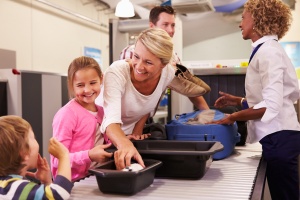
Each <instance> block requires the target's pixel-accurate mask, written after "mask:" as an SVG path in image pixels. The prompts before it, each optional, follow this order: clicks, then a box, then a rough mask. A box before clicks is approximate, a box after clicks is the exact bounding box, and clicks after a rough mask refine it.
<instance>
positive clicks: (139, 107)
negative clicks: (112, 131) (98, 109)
mask: <svg viewBox="0 0 300 200" xmlns="http://www.w3.org/2000/svg"><path fill="white" fill-rule="evenodd" d="M174 76H175V70H174V68H173V67H172V66H171V65H169V64H168V65H167V66H166V67H164V68H163V70H162V73H161V76H160V80H159V82H158V85H157V87H156V89H155V90H154V92H153V93H152V94H151V95H148V96H146V95H143V94H141V93H139V92H138V91H137V90H136V89H135V87H134V86H133V84H132V82H131V77H130V66H129V64H128V63H127V62H125V61H124V60H119V61H115V62H114V63H113V64H112V65H111V66H110V67H109V68H108V69H107V70H106V71H105V75H104V89H103V93H102V95H101V94H100V95H99V96H98V98H97V99H96V103H97V104H100V102H103V108H104V113H105V114H104V119H103V121H102V124H101V127H100V131H101V132H102V133H104V132H105V130H106V127H107V126H108V125H110V124H112V123H119V124H122V126H121V128H122V130H123V131H124V132H125V134H126V135H128V134H131V133H132V130H133V128H134V126H135V124H136V123H137V122H138V121H139V120H140V119H141V118H142V117H143V116H144V115H146V114H148V113H153V111H154V110H155V108H156V105H157V103H158V101H159V99H160V97H161V95H162V93H164V92H165V90H166V88H167V86H168V85H169V84H170V82H171V81H172V80H173V78H174Z"/></svg>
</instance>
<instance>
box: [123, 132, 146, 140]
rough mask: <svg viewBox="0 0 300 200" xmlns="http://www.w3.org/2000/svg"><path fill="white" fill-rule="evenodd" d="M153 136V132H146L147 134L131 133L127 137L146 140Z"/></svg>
mask: <svg viewBox="0 0 300 200" xmlns="http://www.w3.org/2000/svg"><path fill="white" fill-rule="evenodd" d="M150 136H151V133H145V134H131V135H127V136H126V137H127V138H128V139H129V140H144V139H147V138H148V137H150Z"/></svg>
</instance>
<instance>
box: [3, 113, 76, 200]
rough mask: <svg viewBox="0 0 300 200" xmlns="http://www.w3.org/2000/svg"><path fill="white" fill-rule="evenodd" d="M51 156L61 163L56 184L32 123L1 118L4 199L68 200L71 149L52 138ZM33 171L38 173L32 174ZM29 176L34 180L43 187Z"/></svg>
mask: <svg viewBox="0 0 300 200" xmlns="http://www.w3.org/2000/svg"><path fill="white" fill-rule="evenodd" d="M49 153H50V154H52V155H53V156H54V157H56V158H57V160H59V161H58V162H59V166H58V170H57V177H56V179H55V180H54V182H53V183H52V179H51V173H50V167H49V165H48V162H47V160H46V159H45V158H42V157H41V156H40V155H39V144H38V143H37V141H36V140H35V137H34V133H33V131H32V128H31V126H30V124H29V123H28V122H27V121H26V120H24V119H22V118H21V117H18V116H13V115H10V116H3V117H0V158H1V162H0V199H7V200H10V199H68V198H69V196H70V192H71V189H72V188H73V184H72V182H71V170H70V160H69V154H68V149H67V148H66V147H65V146H64V145H62V144H61V143H60V142H58V141H57V140H56V139H54V138H51V139H50V142H49ZM30 169H37V171H36V172H35V173H32V172H28V171H27V170H30ZM25 176H31V177H34V178H35V179H38V180H39V181H40V182H41V184H36V183H34V182H31V181H29V180H27V179H26V178H24V177H25Z"/></svg>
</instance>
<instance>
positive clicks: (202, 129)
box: [165, 110, 241, 160]
mask: <svg viewBox="0 0 300 200" xmlns="http://www.w3.org/2000/svg"><path fill="white" fill-rule="evenodd" d="M200 112H202V110H198V111H194V112H191V113H184V114H181V115H176V116H175V119H173V120H171V121H170V122H168V123H167V124H166V125H165V126H166V134H167V139H168V140H185V141H189V140H190V141H219V142H221V143H222V144H223V146H224V150H223V151H220V152H218V153H215V154H214V155H213V159H214V160H220V159H223V158H226V157H228V156H229V155H230V154H231V153H232V152H233V150H234V147H235V144H236V143H238V142H239V141H240V137H241V135H240V134H239V133H238V131H237V129H238V127H237V124H236V123H234V124H233V125H220V124H196V125H195V124H193V125H190V124H186V123H187V121H188V120H189V119H191V118H195V117H196V116H198V114H199V113H200ZM224 115H225V114H224V113H222V112H220V111H218V110H215V116H214V120H218V119H222V118H223V117H224Z"/></svg>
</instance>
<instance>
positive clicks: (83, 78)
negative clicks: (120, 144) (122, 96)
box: [51, 56, 112, 181]
mask: <svg viewBox="0 0 300 200" xmlns="http://www.w3.org/2000/svg"><path fill="white" fill-rule="evenodd" d="M102 79H103V74H102V72H101V69H100V66H99V65H98V63H97V62H96V61H95V60H94V59H93V58H89V57H85V56H82V57H79V58H76V59H74V60H73V62H72V63H71V64H70V66H69V69H68V90H69V96H70V98H72V99H71V100H70V101H69V102H68V103H67V104H66V105H65V106H63V107H62V108H61V109H60V110H59V111H58V112H57V113H56V115H55V116H54V119H53V124H52V126H53V136H54V137H55V138H57V139H58V140H59V141H60V142H61V143H63V144H64V145H65V146H66V147H67V148H68V149H69V152H70V160H71V169H72V181H74V180H76V179H80V178H83V177H85V176H86V175H87V174H88V169H89V168H90V167H91V165H94V164H96V163H101V162H103V161H105V160H106V159H107V158H110V157H112V153H108V152H105V151H104V149H105V148H107V147H109V146H110V144H106V145H103V141H104V139H103V136H102V134H101V133H100V131H99V126H100V125H101V123H102V118H103V115H104V112H103V108H102V107H100V106H98V105H96V104H95V99H96V97H97V96H98V95H99V93H100V90H101V89H100V86H101V83H102ZM57 166H58V162H57V159H56V158H55V157H53V156H51V171H52V174H53V176H54V177H55V176H56V174H57Z"/></svg>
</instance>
